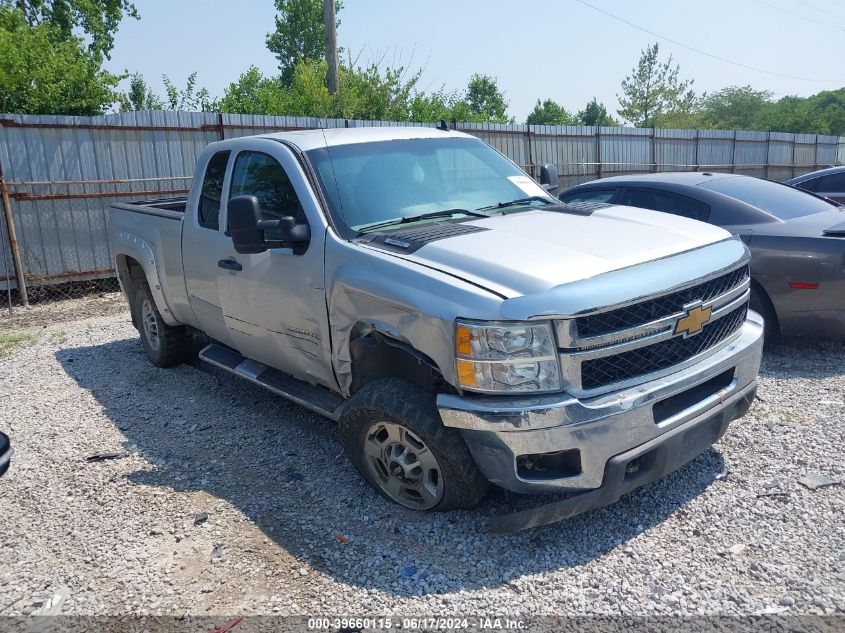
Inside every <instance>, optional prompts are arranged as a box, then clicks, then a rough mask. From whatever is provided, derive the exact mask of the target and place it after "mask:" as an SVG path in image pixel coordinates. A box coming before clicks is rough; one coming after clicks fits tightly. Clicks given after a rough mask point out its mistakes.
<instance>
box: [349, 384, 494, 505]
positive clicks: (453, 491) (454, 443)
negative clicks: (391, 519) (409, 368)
mask: <svg viewBox="0 0 845 633" xmlns="http://www.w3.org/2000/svg"><path fill="white" fill-rule="evenodd" d="M340 437H341V442H342V443H343V447H344V450H345V451H346V454H347V456H348V457H349V460H350V461H351V462H352V464H353V465H354V466H355V468H356V470H357V471H358V472H359V473H360V474H361V476H362V477H363V478H364V479H365V480H366V481H367V482H368V483H369V484H370V485H371V486H373V488H375V489H376V490H377V491H378V492H380V493H381V494H382V495H383V496H385V497H387V498H388V499H390V500H391V501H393V502H395V503H398V504H400V505H403V506H405V507H406V508H412V509H414V510H434V511H443V510H453V509H455V508H471V507H472V506H474V505H476V504H477V503H478V502H479V501H480V500H481V498H482V497H483V496H484V493H485V492H486V491H487V487H488V483H487V480H486V479H485V478H484V476H483V475H482V474H481V472H479V470H478V468H477V467H476V465H475V462H474V461H473V459H472V455H470V452H469V449H468V448H467V446H466V444H465V443H464V440H463V438H462V437H461V435H460V433H459V432H458V431H456V430H455V429H450V428H446V427H444V426H443V423H442V422H441V420H440V415H439V414H438V412H437V407H436V406H435V404H434V396H433V395H432V394H430V393H427V392H425V391H423V390H422V389H420V388H419V387H416V386H414V385H412V384H410V383H407V382H405V381H402V380H398V379H388V380H380V381H377V382H374V383H372V384H370V385H367V386H366V387H364V388H363V389H362V390H361V391H359V392H358V393H357V394H355V395H354V396H353V397H352V398H351V399H350V400H349V402H348V404H347V406H346V410H345V411H344V413H343V416H342V417H341V419H340Z"/></svg>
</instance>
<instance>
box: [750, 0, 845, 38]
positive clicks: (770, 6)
mask: <svg viewBox="0 0 845 633" xmlns="http://www.w3.org/2000/svg"><path fill="white" fill-rule="evenodd" d="M754 1H755V2H757V3H759V4H762V5H763V6H764V7H769V8H770V9H774V10H775V11H780V12H781V13H784V14H786V15H790V16H792V17H793V18H798V19H799V20H804V21H805V22H812V23H813V24H818V25H820V26H826V27H828V28H831V29H835V30H837V31H845V28H842V27H840V26H836V25H835V24H830V23H829V22H822V21H821V20H814V19H813V18H808V17H807V16H806V15H801V14H800V13H793V12H792V11H787V10H786V9H782V8H780V7H779V6H777V5H774V4H769V3H768V2H765V1H764V0H754Z"/></svg>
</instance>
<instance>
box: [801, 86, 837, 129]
mask: <svg viewBox="0 0 845 633" xmlns="http://www.w3.org/2000/svg"><path fill="white" fill-rule="evenodd" d="M807 100H808V101H809V102H810V108H811V109H812V110H813V112H814V113H815V114H816V117H817V118H818V119H819V120H820V123H821V124H820V126H819V128H820V129H821V130H822V131H821V132H820V134H830V135H832V136H845V88H839V89H838V90H824V91H822V92H820V93H818V94H815V95H813V96H812V97H808V99H807Z"/></svg>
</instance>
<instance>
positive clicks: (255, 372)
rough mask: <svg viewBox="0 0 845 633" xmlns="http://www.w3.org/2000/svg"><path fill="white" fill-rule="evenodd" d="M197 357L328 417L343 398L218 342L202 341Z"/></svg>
mask: <svg viewBox="0 0 845 633" xmlns="http://www.w3.org/2000/svg"><path fill="white" fill-rule="evenodd" d="M199 357H200V360H202V361H205V362H206V363H208V364H209V365H214V366H215V367H219V368H220V369H223V370H225V371H228V372H229V373H231V374H235V375H236V376H240V377H241V378H244V379H246V380H248V381H250V382H252V383H255V384H256V385H260V386H261V387H264V388H265V389H267V390H268V391H272V392H273V393H275V394H278V395H280V396H284V397H285V398H287V399H288V400H292V401H293V402H295V403H297V404H299V405H302V406H303V407H305V408H306V409H311V410H312V411H315V412H317V413H319V414H321V415H324V416H326V417H328V418H331V419H332V420H335V421H337V420H339V419H340V414H341V412H342V410H343V405H344V403H345V402H346V401H345V400H344V399H343V398H342V397H341V396H339V395H337V394H336V393H333V392H331V391H329V390H328V389H326V388H325V387H318V386H316V385H312V384H311V383H307V382H305V381H302V380H299V379H298V378H294V377H293V376H290V375H288V374H285V373H283V372H280V371H279V370H277V369H273V368H272V367H268V366H267V365H263V364H261V363H258V362H256V361H254V360H250V359H248V358H246V357H245V356H241V355H240V354H239V353H238V352H236V351H235V350H233V349H230V348H228V347H223V346H222V345H217V344H216V343H212V344H211V345H206V346H205V347H204V348H203V349H202V351H201V352H200V353H199Z"/></svg>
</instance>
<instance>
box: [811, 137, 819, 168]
mask: <svg viewBox="0 0 845 633" xmlns="http://www.w3.org/2000/svg"><path fill="white" fill-rule="evenodd" d="M819 165H821V163H820V162H819V135H818V134H816V143H815V147H814V151H813V169H814V170H815V169H818V168H819Z"/></svg>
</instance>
